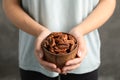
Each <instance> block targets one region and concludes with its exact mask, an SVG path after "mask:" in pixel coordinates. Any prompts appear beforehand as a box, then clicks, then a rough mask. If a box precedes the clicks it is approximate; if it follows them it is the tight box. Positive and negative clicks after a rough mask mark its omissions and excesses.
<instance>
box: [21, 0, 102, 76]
mask: <svg viewBox="0 0 120 80" xmlns="http://www.w3.org/2000/svg"><path fill="white" fill-rule="evenodd" d="M98 3H99V0H21V4H22V7H23V9H24V10H25V11H26V12H27V13H28V14H29V15H30V16H31V17H32V18H33V19H34V20H36V21H37V22H38V23H40V24H41V25H44V26H45V27H46V28H48V29H49V30H50V31H52V32H69V31H70V30H71V29H72V28H73V27H75V26H76V25H78V24H80V23H81V22H82V21H83V20H84V19H85V18H86V17H87V16H88V15H89V14H90V13H91V12H92V10H93V9H94V8H95V7H96V6H97V4H98ZM85 40H86V43H87V49H88V53H87V56H86V57H85V59H84V60H83V62H82V63H81V65H80V66H79V68H77V69H75V70H73V71H70V72H69V73H74V74H83V73H87V72H91V71H93V70H95V69H97V68H98V67H99V65H100V39H99V34H98V30H94V31H92V32H90V33H89V34H87V35H85ZM34 42H35V37H34V36H32V35H30V34H27V33H26V32H23V31H21V30H20V31H19V67H20V68H22V69H24V70H32V71H37V72H41V73H43V74H44V75H46V76H49V77H55V76H57V75H58V73H56V72H50V71H48V70H46V69H45V68H44V67H42V66H41V65H40V64H39V63H38V61H37V59H36V57H35V55H34Z"/></svg>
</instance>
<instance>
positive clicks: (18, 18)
mask: <svg viewBox="0 0 120 80" xmlns="http://www.w3.org/2000/svg"><path fill="white" fill-rule="evenodd" d="M3 9H4V12H5V14H6V15H7V17H8V18H9V19H10V21H11V22H12V23H13V24H15V25H16V27H18V28H20V29H22V30H23V31H25V32H27V33H29V34H31V35H33V36H38V35H39V34H40V32H41V31H42V30H44V29H45V28H44V27H43V26H42V25H40V24H39V23H37V22H36V21H35V20H33V19H32V18H31V17H30V16H29V15H28V14H26V13H25V12H24V11H23V10H22V8H21V7H20V4H19V0H3Z"/></svg>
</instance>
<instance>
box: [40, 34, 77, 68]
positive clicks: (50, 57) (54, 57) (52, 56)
mask: <svg viewBox="0 0 120 80" xmlns="http://www.w3.org/2000/svg"><path fill="white" fill-rule="evenodd" d="M54 33H55V32H54ZM54 33H52V34H54ZM57 33H58V32H57ZM62 33H63V32H62ZM64 34H67V35H70V34H68V33H64ZM50 35H51V34H50ZM50 35H48V36H47V37H46V38H48V37H49V36H50ZM72 37H73V38H74V39H75V37H74V36H72ZM43 44H44V40H43V42H42V44H41V47H42V50H43V53H44V59H45V60H46V61H48V62H51V63H54V64H56V65H57V67H58V68H63V67H64V65H65V63H66V62H67V61H68V60H71V59H74V58H75V57H76V54H77V52H78V43H77V40H76V46H75V48H74V49H73V50H72V51H70V52H69V53H65V54H63V53H59V54H56V53H53V52H51V51H49V50H48V49H46V48H45V47H44V45H43Z"/></svg>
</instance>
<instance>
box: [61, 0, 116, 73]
mask: <svg viewBox="0 0 120 80" xmlns="http://www.w3.org/2000/svg"><path fill="white" fill-rule="evenodd" d="M115 5H116V0H100V1H99V3H98V5H97V7H96V8H95V9H94V10H93V11H92V13H91V14H90V15H89V16H88V17H87V18H86V19H85V20H84V21H83V22H82V23H81V24H79V25H77V26H76V27H75V28H73V29H72V30H71V31H70V34H72V35H74V36H75V37H76V39H77V41H78V43H79V50H78V54H77V55H78V58H75V59H73V60H70V61H68V62H67V63H66V66H65V67H64V68H63V69H62V72H63V73H67V71H71V70H73V69H76V68H77V67H79V66H80V63H81V61H82V60H83V59H84V57H85V56H86V53H87V49H86V44H85V40H84V37H83V36H84V35H86V34H88V33H89V32H91V31H93V30H95V29H97V28H99V27H100V26H102V25H103V24H104V23H105V22H106V21H107V20H108V19H109V18H110V16H111V15H112V14H113V12H114V9H115Z"/></svg>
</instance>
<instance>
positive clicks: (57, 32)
mask: <svg viewBox="0 0 120 80" xmlns="http://www.w3.org/2000/svg"><path fill="white" fill-rule="evenodd" d="M53 33H63V34H68V35H71V36H72V37H74V36H73V35H72V34H69V33H66V32H52V33H50V34H49V35H48V36H47V37H49V36H50V35H51V34H53ZM47 37H46V38H47ZM46 38H45V39H46ZM74 38H75V37H74ZM45 39H43V41H44V40H45ZM75 39H76V38H75ZM43 41H42V43H41V48H43V49H44V50H45V51H47V53H50V54H52V55H56V56H64V55H70V54H71V53H72V52H74V51H75V50H76V49H78V47H79V45H78V41H77V40H76V47H75V48H74V49H73V50H72V51H71V52H69V53H66V54H55V53H52V52H50V51H48V50H47V49H46V48H45V47H43ZM43 52H44V51H43Z"/></svg>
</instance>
